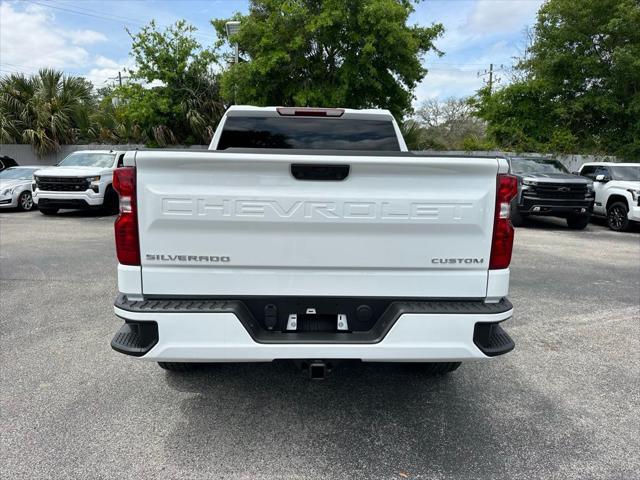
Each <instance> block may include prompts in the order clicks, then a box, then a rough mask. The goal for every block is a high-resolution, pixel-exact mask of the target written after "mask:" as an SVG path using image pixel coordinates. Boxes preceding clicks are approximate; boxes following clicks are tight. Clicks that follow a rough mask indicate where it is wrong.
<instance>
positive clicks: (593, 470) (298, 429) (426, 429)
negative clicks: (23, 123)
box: [0, 211, 640, 480]
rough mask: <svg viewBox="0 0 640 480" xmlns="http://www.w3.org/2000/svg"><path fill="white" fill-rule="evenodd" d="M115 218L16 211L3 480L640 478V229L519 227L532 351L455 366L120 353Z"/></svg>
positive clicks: (5, 340) (519, 280) (516, 329)
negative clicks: (176, 362) (175, 359)
mask: <svg viewBox="0 0 640 480" xmlns="http://www.w3.org/2000/svg"><path fill="white" fill-rule="evenodd" d="M112 223H113V217H104V218H101V217H96V216H92V215H90V214H77V213H72V212H70V213H63V214H62V215H60V216H57V217H44V216H42V215H41V214H40V213H39V212H37V211H35V212H30V213H18V212H3V213H0V257H1V262H0V287H1V288H0V313H1V337H0V359H1V363H0V366H1V377H0V383H1V385H0V387H1V388H0V401H1V403H0V416H1V419H2V427H1V429H0V432H1V433H0V435H1V446H0V477H1V478H3V479H15V478H25V479H36V478H38V479H39V478H43V479H44V478H46V479H53V478H55V479H58V478H60V479H71V478H74V479H75V478H77V479H103V478H104V479H112V478H118V479H129V478H131V479H153V478H167V479H212V478H234V479H267V478H282V479H303V478H304V479H307V478H309V479H317V478H329V479H346V478H357V479H366V478H375V479H393V478H400V479H403V478H423V479H491V480H495V479H556V478H557V479H625V480H627V479H633V478H640V474H639V472H640V458H639V453H638V452H640V422H639V420H638V418H639V411H640V233H638V232H637V231H636V232H630V233H615V232H612V231H610V230H608V229H607V228H606V227H605V226H603V225H593V224H592V225H590V226H589V227H588V229H587V230H586V231H569V230H567V229H566V228H565V227H564V224H563V223H562V222H560V221H554V220H544V221H536V222H532V224H531V225H530V227H529V228H519V229H518V230H517V233H516V235H517V237H516V247H515V253H514V261H513V264H512V282H511V295H510V299H511V301H512V302H513V304H514V305H515V307H516V315H515V317H514V319H513V320H512V321H511V322H510V324H507V325H506V327H507V329H508V331H509V332H510V333H511V334H512V336H513V337H514V339H515V340H516V343H517V347H516V350H515V351H514V352H512V353H510V354H509V355H506V356H504V357H500V358H497V359H495V360H494V361H491V362H482V363H468V364H463V366H462V367H461V368H460V369H459V370H458V371H456V372H454V373H453V374H452V375H450V376H448V377H436V378H433V377H427V376H424V375H422V374H420V373H419V372H416V371H414V370H412V369H408V368H406V367H403V366H398V365H393V364H365V365H358V364H356V365H345V366H343V367H342V368H341V369H339V370H337V371H336V372H335V373H334V375H333V376H331V377H330V378H329V379H327V380H326V381H324V382H320V383H313V382H310V381H308V380H307V379H306V378H305V377H303V376H302V375H301V374H299V373H297V372H296V371H295V370H294V369H293V367H292V366H290V365H288V364H286V363H284V364H258V365H256V364H242V365H238V364H235V365H222V366H216V367H211V368H207V369H204V370H202V371H199V372H197V373H194V374H189V375H176V374H171V373H167V372H165V371H163V370H161V369H160V368H158V366H157V365H155V364H152V363H144V362H137V361H135V360H132V359H130V358H127V357H125V356H122V355H120V354H117V353H115V352H114V351H112V350H111V349H110V347H109V341H110V339H111V336H112V335H113V333H114V332H115V331H116V330H117V329H118V327H119V326H120V324H121V321H120V320H118V319H117V318H115V317H114V315H113V312H112V308H111V306H112V301H113V298H114V296H115V294H116V289H117V286H116V275H115V273H116V270H115V266H116V263H115V255H114V247H113V240H112Z"/></svg>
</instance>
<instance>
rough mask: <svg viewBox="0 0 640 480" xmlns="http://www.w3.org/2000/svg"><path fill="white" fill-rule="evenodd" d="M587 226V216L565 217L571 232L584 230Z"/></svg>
mask: <svg viewBox="0 0 640 480" xmlns="http://www.w3.org/2000/svg"><path fill="white" fill-rule="evenodd" d="M588 224H589V216H584V217H567V225H568V226H569V228H570V229H571V230H584V229H585V228H587V225H588Z"/></svg>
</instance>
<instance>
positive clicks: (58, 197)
mask: <svg viewBox="0 0 640 480" xmlns="http://www.w3.org/2000/svg"><path fill="white" fill-rule="evenodd" d="M124 154H125V152H117V151H113V150H80V151H77V152H73V153H72V154H71V155H68V156H67V157H66V158H65V159H64V160H62V161H61V162H60V163H59V164H58V165H56V166H55V167H51V168H45V169H42V170H38V171H37V172H35V174H34V175H33V179H34V183H33V201H34V203H35V204H36V205H38V208H39V209H40V211H41V212H42V213H43V214H44V215H54V214H55V213H57V212H58V210H59V209H61V208H71V209H91V208H96V209H102V210H105V211H108V212H110V213H111V212H113V213H115V211H116V210H117V208H118V194H117V193H116V192H115V190H114V189H113V186H112V183H113V171H114V170H115V169H116V168H117V167H119V166H122V160H123V158H124Z"/></svg>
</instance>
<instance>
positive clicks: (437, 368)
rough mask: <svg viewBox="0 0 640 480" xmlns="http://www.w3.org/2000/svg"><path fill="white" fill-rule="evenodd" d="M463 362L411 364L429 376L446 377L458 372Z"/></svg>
mask: <svg viewBox="0 0 640 480" xmlns="http://www.w3.org/2000/svg"><path fill="white" fill-rule="evenodd" d="M460 363H461V362H439V363H413V364H409V365H411V366H412V367H413V368H415V369H417V370H419V371H420V372H421V373H426V374H427V375H446V374H447V373H450V372H453V371H454V370H457V369H458V367H459V366H460Z"/></svg>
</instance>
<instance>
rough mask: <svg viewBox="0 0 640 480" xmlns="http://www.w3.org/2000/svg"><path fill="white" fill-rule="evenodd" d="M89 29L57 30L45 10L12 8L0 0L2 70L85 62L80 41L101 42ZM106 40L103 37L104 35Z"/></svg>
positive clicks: (0, 54)
mask: <svg viewBox="0 0 640 480" xmlns="http://www.w3.org/2000/svg"><path fill="white" fill-rule="evenodd" d="M103 37H104V35H102V34H101V33H99V32H94V31H92V30H61V29H59V28H56V25H55V18H54V16H53V15H51V14H50V13H49V12H48V11H47V10H45V9H43V8H41V7H37V6H28V7H27V8H26V9H24V10H16V9H15V8H14V7H13V4H10V3H6V2H3V3H0V63H1V64H2V69H3V73H7V72H10V71H21V72H24V73H30V72H35V71H37V70H38V69H39V68H42V67H53V68H60V69H63V68H74V67H81V66H84V65H86V63H87V61H88V60H89V58H90V55H89V52H88V51H87V50H86V49H85V48H83V47H82V46H81V45H80V44H83V43H84V44H87V43H94V42H96V41H101V40H102V38H103ZM104 39H106V37H104Z"/></svg>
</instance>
